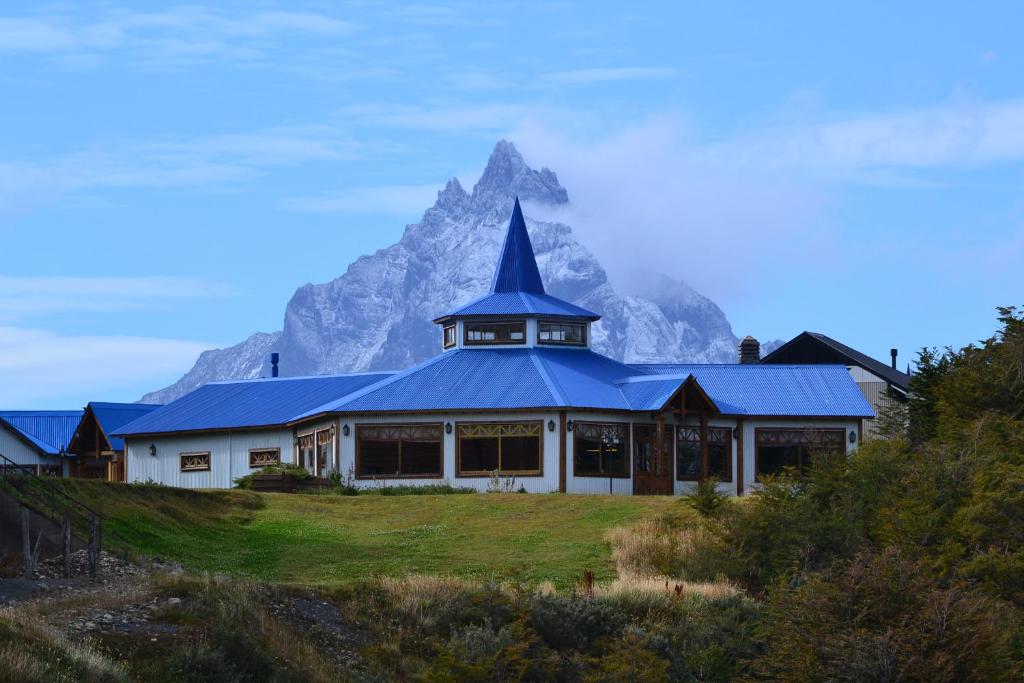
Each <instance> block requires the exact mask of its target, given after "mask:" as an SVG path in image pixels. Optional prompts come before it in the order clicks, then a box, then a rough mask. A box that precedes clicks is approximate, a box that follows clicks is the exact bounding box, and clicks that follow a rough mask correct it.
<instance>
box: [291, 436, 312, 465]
mask: <svg viewBox="0 0 1024 683" xmlns="http://www.w3.org/2000/svg"><path fill="white" fill-rule="evenodd" d="M295 462H296V464H297V465H298V466H299V467H302V468H304V469H307V470H310V471H312V470H313V435H312V434H303V435H302V436H300V437H299V438H298V441H297V442H296V444H295Z"/></svg>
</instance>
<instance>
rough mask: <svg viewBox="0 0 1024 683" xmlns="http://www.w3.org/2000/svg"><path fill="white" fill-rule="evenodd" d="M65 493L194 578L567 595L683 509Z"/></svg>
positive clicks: (469, 497)
mask: <svg viewBox="0 0 1024 683" xmlns="http://www.w3.org/2000/svg"><path fill="white" fill-rule="evenodd" d="M65 485H66V486H68V487H69V491H71V492H73V493H74V494H75V495H77V496H79V497H81V498H82V499H83V500H86V501H87V502H89V503H90V504H93V505H95V506H96V507H98V508H99V509H100V510H101V511H102V512H103V514H104V515H105V516H106V520H107V521H106V529H107V530H108V531H109V532H112V533H108V535H107V545H108V546H116V545H117V544H119V543H120V544H122V545H125V544H126V545H128V546H129V548H130V549H131V550H133V551H136V552H138V553H141V554H143V555H146V556H159V557H162V558H169V559H173V560H176V561H178V562H180V563H182V564H183V565H184V566H185V567H186V568H189V569H193V570H201V571H210V572H225V573H230V574H233V575H236V576H245V577H250V578H255V579H260V580H266V581H274V582H281V583H286V584H306V585H321V586H330V585H340V584H344V583H347V582H350V581H355V580H359V579H363V578H367V577H372V576H378V575H389V576H400V575H404V574H408V573H422V574H443V575H453V576H460V577H465V578H490V577H498V578H502V577H508V576H510V575H513V574H518V575H519V576H521V577H522V578H524V579H525V580H527V581H530V582H539V581H543V580H550V581H552V582H554V583H555V585H556V586H559V587H567V586H570V585H572V584H574V583H575V582H576V580H577V579H578V578H579V577H580V576H581V575H582V574H583V572H584V571H586V570H591V571H593V572H594V573H595V575H596V576H597V578H599V579H602V580H604V579H611V578H613V577H614V567H613V564H612V560H611V551H610V547H609V545H608V543H607V542H606V541H605V538H604V535H605V532H606V531H607V530H608V529H609V528H611V527H616V526H622V525H624V524H628V523H630V522H633V521H635V520H637V519H639V518H641V517H645V516H651V515H656V514H658V513H660V512H663V511H665V510H667V509H669V508H670V507H671V506H673V505H679V504H680V502H679V500H678V499H673V498H669V497H661V498H659V497H625V496H614V497H613V496H570V495H558V494H550V495H521V494H509V495H498V494H464V495H430V496H378V495H366V496H357V497H344V496H337V495H298V494H257V493H251V492H244V491H210V492H196V491H186V490H179V489H171V488H165V487H158V486H127V485H123V484H122V485H119V484H106V483H102V482H89V481H82V480H65ZM115 536H116V537H115Z"/></svg>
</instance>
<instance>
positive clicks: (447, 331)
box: [444, 325, 455, 349]
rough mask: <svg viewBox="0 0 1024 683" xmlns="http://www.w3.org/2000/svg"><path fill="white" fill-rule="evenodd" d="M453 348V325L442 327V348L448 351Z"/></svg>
mask: <svg viewBox="0 0 1024 683" xmlns="http://www.w3.org/2000/svg"><path fill="white" fill-rule="evenodd" d="M453 346H455V325H445V326H444V348H446V349H450V348H451V347H453Z"/></svg>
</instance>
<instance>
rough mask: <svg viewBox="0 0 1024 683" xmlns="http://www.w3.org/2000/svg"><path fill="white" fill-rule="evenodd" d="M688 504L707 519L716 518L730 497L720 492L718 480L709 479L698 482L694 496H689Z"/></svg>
mask: <svg viewBox="0 0 1024 683" xmlns="http://www.w3.org/2000/svg"><path fill="white" fill-rule="evenodd" d="M686 502H687V503H688V504H689V506H690V507H692V508H693V509H694V510H696V511H697V512H699V513H700V514H702V515H703V516H705V517H714V516H715V515H717V514H718V512H719V511H721V509H722V508H723V507H725V505H726V504H728V502H729V496H727V495H726V494H724V493H721V492H719V490H718V480H717V479H715V478H714V477H709V478H708V479H704V480H703V481H700V482H697V489H696V491H694V492H693V495H691V496H687V498H686Z"/></svg>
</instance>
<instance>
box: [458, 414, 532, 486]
mask: <svg viewBox="0 0 1024 683" xmlns="http://www.w3.org/2000/svg"><path fill="white" fill-rule="evenodd" d="M510 425H531V426H535V427H536V428H537V439H538V441H539V450H538V453H537V466H538V469H536V470H503V469H501V440H502V437H503V436H522V435H516V434H507V435H496V436H480V437H472V436H469V437H466V438H469V439H472V438H487V439H493V438H497V439H498V470H497V473H498V476H500V477H543V476H544V420H507V421H502V422H495V421H492V420H488V421H486V422H476V421H472V422H456V423H455V476H456V477H457V478H462V479H468V478H476V479H479V478H480V477H490V476H493V475H494V472H495V470H480V471H476V470H471V471H463V469H462V429H463V428H464V427H505V426H510ZM526 436H532V435H530V434H527V435H526Z"/></svg>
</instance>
